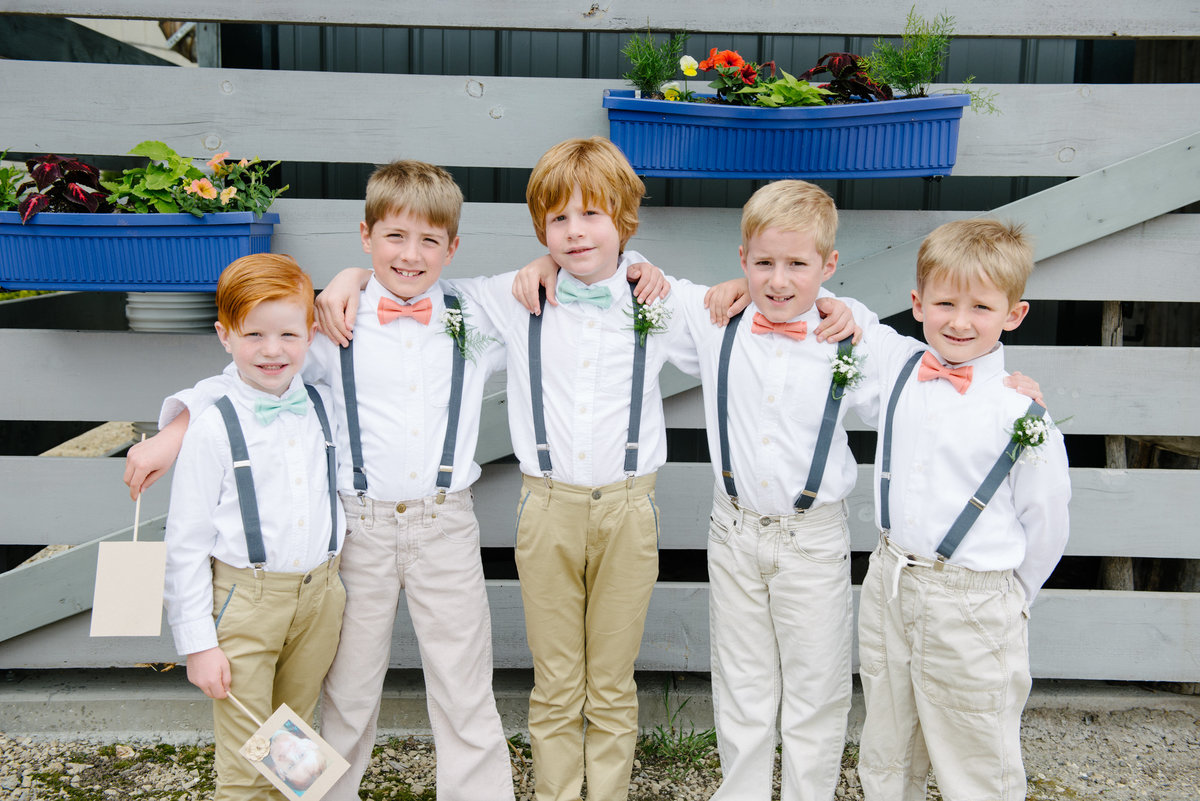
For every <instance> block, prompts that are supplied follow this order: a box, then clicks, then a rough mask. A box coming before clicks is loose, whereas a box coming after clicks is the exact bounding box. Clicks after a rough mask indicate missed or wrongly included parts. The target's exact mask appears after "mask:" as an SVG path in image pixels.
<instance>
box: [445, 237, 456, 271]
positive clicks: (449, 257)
mask: <svg viewBox="0 0 1200 801" xmlns="http://www.w3.org/2000/svg"><path fill="white" fill-rule="evenodd" d="M458 240H459V237H457V236H456V237H454V241H453V242H451V243H450V247H448V248H446V260H445V261H443V262H442V266H443V267H449V266H450V262H451V261H452V260H453V259H454V252H455V251H456V250H458Z"/></svg>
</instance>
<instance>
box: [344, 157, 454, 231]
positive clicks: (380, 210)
mask: <svg viewBox="0 0 1200 801" xmlns="http://www.w3.org/2000/svg"><path fill="white" fill-rule="evenodd" d="M462 204H463V194H462V190H461V189H459V188H458V184H456V183H455V182H454V178H453V176H451V175H450V173H448V172H446V171H445V170H444V169H442V168H441V167H438V166H436V165H433V164H427V163H426V162H424V161H414V160H412V159H405V160H402V161H393V162H391V163H389V164H384V165H383V166H381V167H378V168H376V170H375V172H373V173H371V177H370V179H368V181H367V201H366V209H365V212H364V216H363V219H364V220H365V221H366V223H367V230H368V231H370V230H371V229H372V228H374V227H375V223H377V222H379V220H381V219H383V218H384V217H386V216H387V215H389V214H394V213H396V212H398V211H408V212H409V213H411V214H414V215H416V216H418V217H421V218H423V219H424V220H425V221H426V222H429V223H431V224H433V225H437V226H440V227H442V228H445V229H446V233H447V234H449V235H450V241H454V237H456V236H458V219H459V216H460V215H461V214H462Z"/></svg>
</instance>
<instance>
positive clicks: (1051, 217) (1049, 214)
mask: <svg viewBox="0 0 1200 801" xmlns="http://www.w3.org/2000/svg"><path fill="white" fill-rule="evenodd" d="M1197 200H1200V132H1197V133H1194V134H1192V135H1190V136H1185V137H1183V138H1182V139H1177V140H1176V141H1174V142H1170V143H1168V144H1165V145H1162V146H1161V147H1156V148H1154V149H1153V150H1149V151H1147V152H1145V153H1142V154H1141V155H1138V156H1134V157H1132V158H1129V159H1126V160H1124V161H1120V162H1117V163H1116V164H1113V165H1112V166H1110V167H1105V168H1103V169H1100V170H1096V171H1095V172H1091V173H1088V174H1087V175H1081V176H1079V177H1078V178H1075V179H1073V180H1071V181H1067V182H1066V183H1063V184H1059V185H1058V186H1055V187H1052V188H1050V189H1047V190H1045V191H1042V192H1038V193H1037V194H1035V195H1030V196H1029V197H1025V198H1021V199H1020V200H1018V201H1015V202H1013V203H1009V204H1007V205H1005V206H1001V207H999V208H997V209H992V210H991V211H989V212H987V213H986V214H981V215H978V216H981V217H996V218H998V219H1004V220H1012V221H1014V222H1019V223H1023V224H1024V225H1025V231H1026V233H1028V234H1029V235H1031V236H1032V237H1033V243H1034V251H1035V252H1034V256H1035V258H1036V259H1038V260H1039V261H1041V260H1042V259H1046V258H1049V257H1050V256H1054V255H1057V254H1059V253H1062V252H1063V251H1067V250H1070V249H1072V248H1076V247H1079V246H1080V245H1084V244H1087V243H1088V242H1092V241H1095V240H1097V239H1100V238H1101V237H1104V236H1108V235H1109V234H1113V233H1116V232H1117V231H1120V230H1122V229H1124V228H1128V227H1129V226H1131V225H1136V224H1138V223H1141V222H1145V221H1146V220H1149V219H1151V218H1154V217H1158V216H1159V215H1162V214H1167V213H1169V212H1172V211H1174V210H1176V209H1178V208H1180V207H1181V206H1186V205H1187V204H1189V203H1194V202H1196V201H1197ZM920 246H921V239H910V240H908V241H907V242H904V243H902V244H899V245H897V246H895V247H893V248H889V249H887V250H884V251H881V252H879V253H876V254H874V255H872V256H868V257H866V258H865V259H861V260H859V261H857V262H853V263H851V264H846V265H843V266H842V267H841V268H840V269H839V270H838V271H837V273H835V274H834V276H833V278H831V279H830V280H829V281H828V282H827V283H826V284H825V286H826V287H827V288H828V289H829V290H830V291H831V292H834V293H836V294H838V295H845V296H847V297H852V298H857V299H858V300H860V301H862V302H863V303H865V304H866V305H867V306H868V307H869V308H870V309H871V310H872V311H874V312H875V313H877V314H878V315H879V316H880V317H887V316H888V315H891V314H896V313H897V312H902V311H904V310H906V309H908V308H909V290H910V289H912V287H913V276H914V274H915V272H916V264H917V250H918V248H920Z"/></svg>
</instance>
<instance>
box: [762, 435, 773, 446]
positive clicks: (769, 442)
mask: <svg viewBox="0 0 1200 801" xmlns="http://www.w3.org/2000/svg"><path fill="white" fill-rule="evenodd" d="M770 444H771V438H770V437H763V445H770Z"/></svg>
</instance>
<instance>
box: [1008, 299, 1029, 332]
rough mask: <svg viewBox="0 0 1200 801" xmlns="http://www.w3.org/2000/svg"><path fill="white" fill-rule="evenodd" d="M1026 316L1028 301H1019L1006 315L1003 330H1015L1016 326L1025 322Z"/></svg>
mask: <svg viewBox="0 0 1200 801" xmlns="http://www.w3.org/2000/svg"><path fill="white" fill-rule="evenodd" d="M1027 314H1029V301H1027V300H1022V301H1019V302H1018V303H1017V305H1016V306H1013V307H1012V311H1010V312H1009V313H1008V317H1006V318H1005V320H1004V330H1005V331H1013V330H1016V328H1017V326H1019V325H1020V324H1021V323H1022V322H1023V321H1024V320H1025V315H1027Z"/></svg>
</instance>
